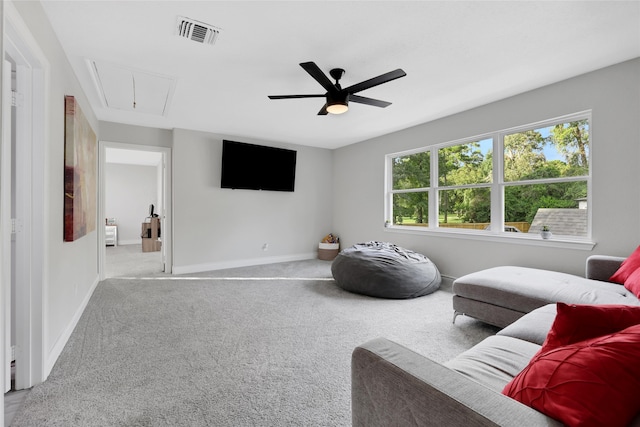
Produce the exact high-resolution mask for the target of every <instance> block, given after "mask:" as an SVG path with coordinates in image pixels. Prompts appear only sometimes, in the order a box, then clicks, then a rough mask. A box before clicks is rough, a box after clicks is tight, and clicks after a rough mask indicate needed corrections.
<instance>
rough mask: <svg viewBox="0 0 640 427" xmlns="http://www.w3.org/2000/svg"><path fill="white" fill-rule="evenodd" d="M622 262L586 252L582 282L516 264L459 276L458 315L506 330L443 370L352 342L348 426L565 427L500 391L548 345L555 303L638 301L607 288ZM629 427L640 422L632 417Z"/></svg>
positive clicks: (392, 346)
mask: <svg viewBox="0 0 640 427" xmlns="http://www.w3.org/2000/svg"><path fill="white" fill-rule="evenodd" d="M623 260H624V258H618V257H605V256H592V257H590V258H589V259H588V260H587V268H586V278H581V277H577V276H573V275H568V274H563V273H557V272H549V271H543V270H535V269H524V268H521V267H500V268H497V269H490V270H485V271H483V272H479V273H473V274H471V275H468V276H464V277H462V278H459V279H458V280H456V281H455V282H454V285H453V291H454V294H455V295H454V307H455V310H456V314H457V315H458V314H467V315H471V316H473V317H476V318H478V319H480V320H482V321H485V322H488V323H490V324H493V325H497V326H499V327H504V329H502V330H500V331H499V332H498V333H497V334H496V335H494V336H490V337H488V338H486V339H485V340H483V341H482V342H480V343H479V344H477V345H476V346H474V347H473V348H471V349H469V350H467V351H466V352H464V353H462V354H460V355H459V356H457V357H456V358H454V359H453V360H451V361H449V362H447V363H444V364H439V363H437V362H434V361H432V360H430V359H428V358H426V357H424V356H422V355H420V354H417V353H415V352H413V351H411V350H410V349H407V348H405V347H403V346H401V345H398V344H396V343H394V342H392V341H389V340H387V339H385V338H378V339H375V340H372V341H369V342H367V343H364V344H362V345H360V346H358V347H357V348H356V349H355V350H354V352H353V355H352V362H351V366H352V421H353V425H354V426H368V427H371V426H513V427H516V426H517V427H522V426H561V425H563V423H561V422H560V421H558V420H557V419H558V418H552V417H550V416H547V415H545V414H543V413H541V412H539V411H537V410H536V409H533V408H532V407H530V406H527V405H525V404H523V403H520V402H519V401H517V400H514V399H512V398H511V397H508V396H506V395H505V394H503V393H502V391H503V389H504V388H505V386H507V384H509V383H510V382H512V380H513V379H514V378H515V377H516V376H518V374H519V373H520V372H522V371H523V370H524V369H525V368H528V365H529V362H530V361H531V360H532V358H534V356H537V353H538V352H539V351H540V350H541V348H542V345H543V344H546V342H545V339H546V338H547V335H548V333H549V331H550V329H551V328H552V325H554V322H555V320H556V311H557V309H558V310H559V309H560V307H559V306H558V305H557V304H555V303H556V302H564V303H567V304H580V305H583V304H584V305H588V306H589V307H591V305H592V304H606V305H609V304H615V305H616V306H621V305H625V307H623V308H626V305H627V304H628V305H629V306H632V307H634V306H639V305H640V301H639V300H638V298H636V296H635V295H634V294H633V293H631V292H629V291H628V290H626V289H625V287H624V286H623V285H620V284H614V283H609V282H607V280H608V279H609V277H611V275H612V274H613V273H614V272H615V271H616V270H617V269H618V268H619V267H620V265H621V263H622V261H623ZM589 307H587V308H589ZM636 313H640V309H638V310H636ZM558 316H559V315H558ZM454 321H455V316H454ZM505 326H506V327H505ZM634 364H635V363H634ZM612 372H613V371H612ZM612 381H615V380H612ZM635 396H637V394H633V399H635ZM603 405H604V403H603ZM634 413H635V412H634ZM631 418H633V414H632V417H631ZM606 424H608V423H606ZM628 425H632V426H640V416H636V417H635V418H634V419H633V420H632V421H631V423H630V424H628Z"/></svg>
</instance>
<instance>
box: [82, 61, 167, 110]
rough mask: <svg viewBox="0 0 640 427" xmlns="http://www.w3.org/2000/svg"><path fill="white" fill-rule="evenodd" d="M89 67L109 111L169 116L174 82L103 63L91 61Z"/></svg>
mask: <svg viewBox="0 0 640 427" xmlns="http://www.w3.org/2000/svg"><path fill="white" fill-rule="evenodd" d="M89 67H90V69H91V71H92V73H93V76H94V79H95V83H96V86H97V89H98V92H99V94H100V98H101V99H102V101H103V103H104V105H105V106H106V107H107V108H113V109H117V110H124V111H132V112H137V113H144V114H153V115H159V116H166V115H167V113H168V110H169V105H170V102H171V98H172V96H173V91H174V88H175V78H173V77H170V76H164V75H161V74H157V73H151V72H148V71H142V70H137V69H134V68H131V67H128V66H125V65H117V64H110V63H106V62H102V61H93V60H91V61H89Z"/></svg>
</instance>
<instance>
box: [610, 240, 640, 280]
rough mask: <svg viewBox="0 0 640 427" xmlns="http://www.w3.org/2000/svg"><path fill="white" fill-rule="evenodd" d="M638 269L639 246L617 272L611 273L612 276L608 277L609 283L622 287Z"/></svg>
mask: <svg viewBox="0 0 640 427" xmlns="http://www.w3.org/2000/svg"><path fill="white" fill-rule="evenodd" d="M638 268H640V246H638V247H637V248H636V250H635V251H633V253H632V254H631V255H629V258H627V259H625V260H624V261H622V264H621V265H620V268H618V271H616V272H615V273H613V276H611V277H609V281H610V282H614V283H620V284H621V285H622V284H624V282H625V281H626V280H627V279H628V278H629V276H631V275H632V274H633V272H634V271H636V270H637V269H638Z"/></svg>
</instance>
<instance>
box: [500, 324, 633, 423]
mask: <svg viewBox="0 0 640 427" xmlns="http://www.w3.org/2000/svg"><path fill="white" fill-rule="evenodd" d="M638 360H640V325H634V326H631V327H629V328H627V329H624V330H622V331H619V332H616V333H613V334H610V335H605V336H603V337H597V338H592V339H590V340H586V341H580V342H578V343H574V344H570V345H567V346H562V347H557V348H555V349H553V350H550V351H548V352H546V353H542V354H540V355H537V356H535V357H534V358H533V359H532V360H531V362H530V363H529V365H528V366H527V367H526V368H525V369H524V370H523V371H522V372H520V373H519V374H518V375H517V376H516V377H515V378H514V379H513V380H512V381H511V382H510V383H509V384H507V385H506V387H505V388H504V390H503V391H502V392H503V393H504V394H505V395H507V396H509V397H511V398H513V399H515V400H517V401H519V402H521V403H524V404H525V405H528V406H530V407H532V408H533V409H535V410H537V411H540V412H542V413H543V414H545V415H547V416H549V417H551V418H554V419H556V420H558V421H560V422H562V423H564V424H565V425H567V426H582V427H591V426H593V427H596V426H605V425H606V426H608V427H614V426H621V427H622V426H626V425H627V424H629V423H630V422H631V420H632V419H633V417H634V416H635V415H636V414H637V413H638V412H639V411H640V399H638V395H639V394H640V363H638Z"/></svg>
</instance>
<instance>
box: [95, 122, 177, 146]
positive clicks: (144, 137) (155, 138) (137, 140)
mask: <svg viewBox="0 0 640 427" xmlns="http://www.w3.org/2000/svg"><path fill="white" fill-rule="evenodd" d="M100 140H101V141H108V142H122V143H128V144H138V145H151V146H155V147H171V144H172V143H173V131H172V130H170V129H157V128H148V127H143V126H134V125H125V124H121V123H113V122H100Z"/></svg>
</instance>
